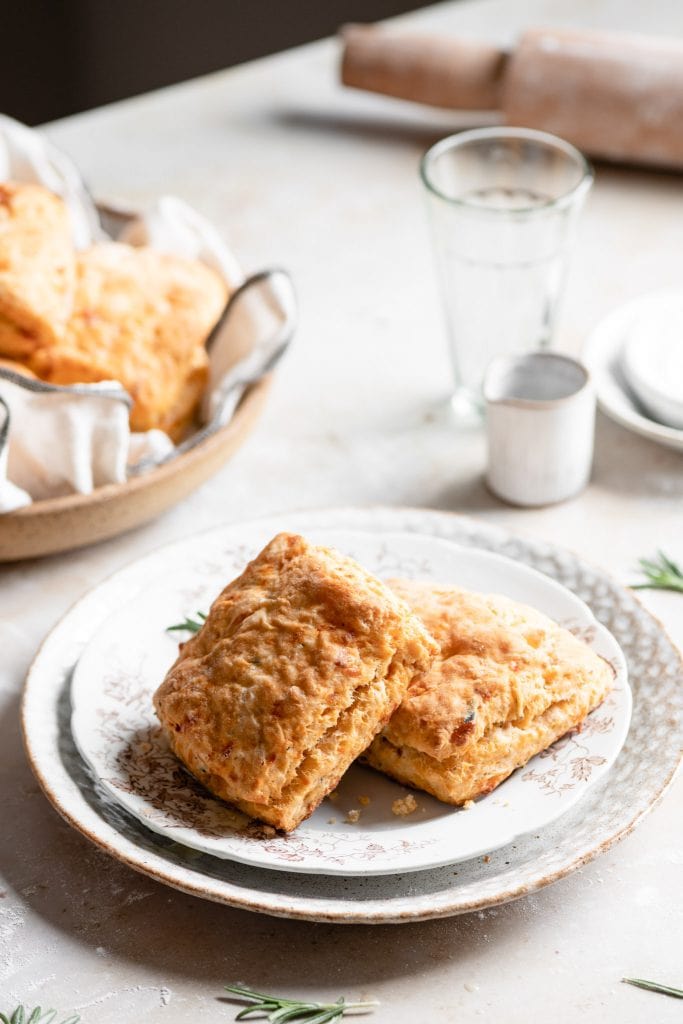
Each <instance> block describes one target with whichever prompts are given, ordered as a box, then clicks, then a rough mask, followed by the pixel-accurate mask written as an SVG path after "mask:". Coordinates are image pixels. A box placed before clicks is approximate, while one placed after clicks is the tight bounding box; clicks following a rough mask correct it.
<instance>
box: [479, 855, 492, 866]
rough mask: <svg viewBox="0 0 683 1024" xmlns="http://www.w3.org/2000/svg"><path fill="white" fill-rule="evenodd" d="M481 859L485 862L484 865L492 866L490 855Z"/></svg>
mask: <svg viewBox="0 0 683 1024" xmlns="http://www.w3.org/2000/svg"><path fill="white" fill-rule="evenodd" d="M481 859H482V860H483V862H484V864H490V863H491V858H490V857H489V855H488V853H487V854H486V856H485V857H482V858H481Z"/></svg>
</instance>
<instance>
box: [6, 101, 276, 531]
mask: <svg viewBox="0 0 683 1024" xmlns="http://www.w3.org/2000/svg"><path fill="white" fill-rule="evenodd" d="M0 180H14V181H30V182H34V183H38V184H43V185H45V186H46V187H47V188H49V189H51V190H52V191H53V192H55V193H57V194H58V195H61V196H62V198H63V199H64V201H65V202H66V203H67V205H68V207H69V210H70V213H71V220H72V224H73V238H74V245H75V247H76V248H78V249H83V248H87V247H88V246H89V245H91V244H92V243H93V242H95V241H100V240H102V239H103V238H104V239H106V238H107V237H113V236H112V235H107V234H106V233H105V232H104V230H103V228H102V227H101V224H100V217H99V214H98V211H97V209H96V207H95V205H94V204H93V202H92V200H91V198H90V195H89V193H88V191H87V189H86V188H85V186H84V184H83V182H82V180H81V178H80V175H79V173H78V171H77V170H76V168H75V167H74V165H73V164H72V163H71V161H70V160H69V159H68V158H67V157H65V156H64V154H62V153H60V152H59V151H58V150H56V149H55V148H54V147H53V146H52V145H51V144H50V143H48V142H47V141H46V140H45V139H43V138H42V136H41V135H40V134H39V133H38V132H35V131H33V130H32V129H30V128H27V127H26V126H25V125H22V124H19V123H18V122H16V121H13V120H12V119H11V118H7V117H3V116H1V115H0ZM120 219H121V220H123V222H124V226H123V229H122V230H119V231H118V233H117V234H116V239H117V241H121V242H127V243H129V244H131V245H151V246H154V247H156V248H158V249H160V250H163V251H164V252H170V253H173V254H175V255H178V256H184V257H186V258H191V259H198V260H201V261H202V262H204V263H206V264H208V265H209V266H210V267H212V269H214V270H215V271H217V272H218V273H219V274H221V275H222V277H223V278H224V279H225V281H226V283H227V284H228V288H229V291H230V292H231V293H234V292H235V291H236V290H237V291H238V293H239V289H240V288H241V286H243V284H244V274H243V272H242V270H241V268H240V266H239V263H238V262H237V260H236V259H235V257H234V256H233V254H232V253H231V252H230V250H229V248H228V247H227V246H226V244H225V242H224V241H223V239H222V238H221V236H220V235H219V233H218V231H217V230H216V228H215V227H214V226H213V225H212V224H211V223H210V222H209V221H208V220H206V219H205V218H204V217H202V216H201V215H200V214H199V213H197V212H196V211H195V210H194V209H193V208H192V207H190V206H188V205H187V203H184V202H183V201H182V200H180V199H177V198H175V197H173V196H164V197H161V198H160V199H158V200H157V201H156V202H155V203H154V204H153V205H152V206H150V207H149V208H148V209H146V210H143V211H142V212H141V213H140V214H139V215H138V216H134V217H131V216H125V217H122V218H120ZM231 308H232V304H231ZM295 317H296V300H295V296H294V291H293V287H292V284H291V281H290V279H289V277H288V275H286V274H285V273H284V272H283V271H278V272H277V273H274V274H272V275H268V276H267V279H264V281H263V283H262V286H260V287H258V288H254V289H251V290H250V292H249V294H248V295H247V294H246V293H245V297H244V301H242V302H240V303H239V304H237V303H235V304H234V315H232V313H231V315H229V316H225V317H224V318H222V320H221V321H220V322H219V324H218V325H217V326H216V328H215V329H214V332H213V333H212V336H211V339H210V347H209V362H210V367H209V385H208V388H207V392H206V395H205V398H204V402H203V406H202V420H203V426H202V427H201V429H200V431H199V432H198V434H197V435H195V437H194V438H192V437H190V438H189V439H188V440H186V441H184V442H183V443H182V445H179V446H177V447H176V446H174V444H173V442H172V441H171V439H170V438H169V437H168V436H167V435H166V434H164V433H163V432H162V431H160V430H149V431H146V432H145V433H137V434H136V433H132V432H131V431H130V428H129V425H128V409H129V407H130V404H131V400H130V398H129V396H128V395H127V393H126V392H125V391H124V389H123V387H122V386H121V384H119V383H118V382H117V381H105V382H101V383H98V384H79V385H71V386H68V387H66V386H64V387H62V386H56V385H51V384H46V383H44V382H42V381H37V380H33V379H31V378H29V377H25V376H23V375H22V374H19V373H15V372H13V371H12V370H9V369H5V368H2V367H0V513H3V512H10V511H12V510H14V509H17V508H21V507H22V506H24V505H28V504H30V503H31V502H32V501H36V500H41V499H44V498H48V497H55V496H59V495H64V494H70V493H74V492H78V493H82V494H87V493H89V492H90V491H92V490H93V489H95V488H96V487H101V486H103V485H105V484H109V483H123V482H124V481H125V480H126V479H127V478H128V477H130V476H133V475H138V474H140V473H143V472H149V471H150V470H152V469H154V467H155V466H157V465H159V464H160V463H162V462H164V461H167V460H168V459H170V458H173V457H174V456H175V455H176V454H178V453H179V452H181V451H184V450H186V449H187V448H188V447H191V446H192V445H193V443H195V442H196V441H197V440H199V439H200V438H204V437H206V436H207V435H208V434H210V433H212V432H213V431H215V430H217V429H219V428H220V427H222V426H224V425H225V424H226V423H227V422H229V420H230V418H231V416H232V414H233V413H234V410H235V408H236V406H237V404H238V403H239V399H240V397H241V394H242V393H243V391H244V386H245V383H246V382H247V381H249V380H252V379H254V378H255V376H258V374H259V372H263V373H265V372H267V371H268V369H269V363H270V361H271V354H272V352H273V351H274V350H276V349H277V351H278V353H280V352H281V351H282V349H283V347H285V346H286V345H287V344H288V342H289V340H290V338H291V335H292V333H293V330H294V322H295Z"/></svg>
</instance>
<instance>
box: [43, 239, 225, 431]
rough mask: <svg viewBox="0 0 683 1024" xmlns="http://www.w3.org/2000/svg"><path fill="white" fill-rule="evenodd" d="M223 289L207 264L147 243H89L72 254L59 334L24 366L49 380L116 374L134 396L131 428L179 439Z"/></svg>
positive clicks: (194, 402) (202, 374) (191, 412)
mask: <svg viewBox="0 0 683 1024" xmlns="http://www.w3.org/2000/svg"><path fill="white" fill-rule="evenodd" d="M226 301H227V287H226V285H225V283H224V281H223V280H222V279H221V278H220V277H219V275H218V274H217V273H215V272H214V271H213V270H211V269H210V268H209V267H207V266H205V265H204V264H202V263H200V262H198V261H194V260H186V259H182V258H181V257H178V256H172V255H168V254H166V253H162V252H159V251H158V250H156V249H152V248H149V247H144V246H142V247H140V248H135V247H133V246H129V245H123V244H121V243H118V242H108V243H102V244H100V245H95V246H93V247H92V248H91V249H88V250H86V251H85V252H83V253H79V254H78V255H77V257H76V283H75V297H74V305H73V312H72V314H71V316H70V318H69V321H68V323H67V325H66V329H65V333H64V336H63V338H62V339H61V340H59V341H57V342H55V343H53V344H50V345H45V346H43V347H40V348H38V349H36V350H35V351H34V352H33V354H32V356H31V358H30V360H29V366H30V368H31V369H32V370H33V372H34V373H35V374H36V375H37V376H38V377H40V378H41V379H43V380H46V381H49V382H50V383H52V384H83V383H95V382H97V381H102V380H117V381H119V382H120V383H121V384H122V385H123V387H124V388H125V389H126V391H128V393H129V394H130V395H131V397H132V399H133V408H132V410H131V416H130V422H131V427H132V429H133V430H141V431H142V430H150V429H151V428H153V427H156V428H158V429H160V430H164V431H165V432H166V433H167V434H169V436H170V437H171V438H172V439H173V440H174V441H177V440H179V439H180V438H181V437H182V435H183V434H184V433H185V432H186V430H187V429H188V427H189V426H190V425H191V424H192V421H193V418H194V416H195V413H196V410H197V407H198V404H199V401H200V399H201V396H202V392H203V390H204V387H205V386H206V382H207V379H208V355H207V352H206V349H205V347H204V343H205V342H206V339H207V337H208V335H209V333H210V331H211V329H212V328H213V326H214V325H215V323H216V322H217V320H218V318H219V316H220V314H221V312H222V311H223V308H224V306H225V303H226Z"/></svg>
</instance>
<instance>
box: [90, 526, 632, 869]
mask: <svg viewBox="0 0 683 1024" xmlns="http://www.w3.org/2000/svg"><path fill="white" fill-rule="evenodd" d="M306 533H307V536H308V537H309V539H311V540H314V541H320V542H322V543H325V544H328V545H331V546H333V547H335V548H337V549H338V550H340V551H343V552H345V553H346V554H349V555H352V556H353V557H355V558H356V559H357V560H358V561H359V562H360V563H361V564H362V565H364V566H366V567H367V568H368V569H369V570H370V571H371V572H373V573H375V574H376V575H378V576H380V577H385V578H386V577H390V576H403V577H410V578H416V579H427V580H433V581H435V582H444V583H448V582H451V583H455V582H457V583H458V585H460V586H464V587H466V588H468V589H470V590H480V591H483V592H485V593H489V592H497V593H503V594H505V595H506V596H508V597H512V598H515V599H516V600H519V601H523V602H525V603H527V604H531V605H534V606H535V607H537V608H539V609H542V610H543V611H546V612H547V613H548V614H549V615H551V616H552V617H553V618H554V619H556V620H557V621H559V622H562V623H564V624H566V625H567V626H569V627H570V628H571V629H573V630H574V631H575V632H577V633H579V634H580V635H581V636H583V637H584V639H585V640H586V641H587V642H588V643H589V644H590V645H591V646H592V647H593V648H594V650H596V651H597V652H598V653H599V654H601V655H602V656H603V657H604V658H606V659H607V660H608V661H609V662H610V664H611V665H612V666H613V668H614V671H615V676H616V678H615V687H614V690H613V692H612V693H611V694H610V695H609V696H608V698H607V700H606V701H605V703H604V704H603V706H602V707H600V708H598V709H597V710H596V711H595V712H594V713H593V714H592V715H591V716H590V718H589V719H588V721H587V722H586V724H585V726H584V728H583V729H582V730H581V732H580V733H573V734H571V735H568V736H566V737H564V738H563V739H561V740H560V741H559V742H558V743H556V744H555V745H554V746H553V747H552V748H551V749H549V750H546V751H544V752H543V754H541V755H539V756H538V757H536V758H534V759H533V760H532V761H530V762H529V764H528V765H526V767H525V768H523V769H521V770H520V771H518V772H516V773H515V774H514V775H513V776H511V778H509V779H508V780H507V781H506V782H505V783H503V785H501V786H500V787H499V788H498V789H497V790H495V792H494V793H492V794H490V795H489V796H487V797H484V798H483V799H481V800H479V801H477V803H476V804H475V806H474V807H472V808H471V809H470V810H467V811H464V810H458V809H456V808H453V807H449V806H448V805H446V804H443V803H441V802H440V801H438V800H435V799H434V798H432V797H429V796H427V795H426V794H418V795H417V796H416V802H417V807H416V809H415V810H414V811H413V812H412V813H410V814H408V815H405V816H401V815H397V814H394V813H393V811H392V805H393V804H394V801H396V800H400V799H401V798H403V797H405V796H406V795H407V793H408V790H406V789H405V788H404V787H402V786H400V785H398V784H397V783H395V782H392V781H391V780H390V779H388V778H386V777H384V776H382V775H379V774H378V773H376V772H373V771H372V770H370V769H369V768H362V767H360V766H358V765H354V766H353V768H352V770H351V771H350V772H349V773H347V774H346V776H345V777H344V779H343V780H342V783H341V785H340V787H339V789H338V790H337V792H336V794H335V798H334V799H333V800H331V799H329V798H328V799H327V800H325V801H324V802H323V803H322V804H321V806H320V807H319V808H318V809H317V810H316V811H315V812H314V814H313V816H312V817H311V818H310V819H309V820H308V821H306V822H304V823H303V824H302V825H300V826H299V828H298V829H296V831H295V832H294V833H292V834H290V835H282V834H279V833H276V832H275V830H274V829H272V828H270V829H269V828H264V827H263V826H259V825H258V824H257V823H255V822H250V821H249V819H248V818H246V817H245V816H244V815H241V814H239V813H238V812H236V811H235V810H233V809H231V808H230V807H229V806H228V805H227V804H225V803H223V801H221V800H218V799H216V798H215V797H213V796H211V794H210V793H208V792H207V790H205V789H204V788H203V787H202V786H201V785H200V784H199V783H198V782H196V781H195V780H194V779H193V778H192V777H191V776H190V775H189V774H188V773H187V772H186V771H185V770H184V769H183V768H182V766H181V765H180V762H179V761H178V760H177V759H176V758H175V757H174V755H173V754H172V753H171V751H170V750H169V748H168V745H167V743H166V740H165V737H164V736H163V734H162V732H161V729H160V727H159V724H158V721H157V719H156V718H155V715H154V711H153V707H152V694H153V692H154V690H155V689H156V687H157V686H158V685H159V683H160V682H161V680H162V679H163V677H164V675H165V673H166V671H167V669H168V668H169V666H170V665H171V663H172V662H173V661H174V659H175V657H176V654H177V650H178V641H177V638H176V637H174V636H173V635H172V634H169V633H168V632H167V629H166V627H167V626H169V625H170V624H172V623H176V622H179V621H183V620H184V619H185V617H186V615H187V614H188V613H193V612H195V610H196V609H208V607H209V605H210V604H211V601H212V600H213V598H214V597H215V596H216V595H217V594H218V593H219V592H220V590H222V588H223V587H224V586H225V584H226V583H227V582H228V581H229V580H230V579H232V578H233V577H234V576H236V575H238V574H239V573H240V572H241V571H242V569H243V568H244V566H245V564H246V562H247V561H248V560H249V559H250V558H252V557H253V556H254V555H255V554H256V553H257V552H258V551H259V550H260V548H261V547H262V546H263V544H264V543H265V542H266V541H268V540H269V539H270V537H271V531H270V528H266V529H265V530H264V528H263V527H260V526H256V527H254V526H248V527H242V528H236V529H233V530H231V531H230V532H229V533H227V534H223V535H222V536H220V537H219V538H217V537H216V536H215V535H211V536H207V537H206V538H205V541H204V544H203V545H202V546H200V548H199V550H197V547H196V545H193V546H192V551H191V552H190V551H189V550H188V552H187V555H186V556H183V555H180V557H178V558H174V560H173V564H172V566H171V567H169V565H168V563H167V561H166V559H165V558H164V557H163V555H160V557H159V561H158V565H157V572H156V573H155V576H154V577H153V578H151V579H150V580H149V582H148V583H147V584H146V585H145V586H143V587H142V588H141V589H140V590H138V592H137V593H135V594H131V597H130V599H129V600H128V601H127V602H126V604H125V607H123V608H121V609H120V610H119V611H118V612H116V613H115V614H113V615H112V616H111V617H110V618H109V619H107V621H106V622H105V623H104V625H103V626H102V627H101V628H100V629H99V631H98V632H97V633H96V634H95V636H94V637H93V639H92V640H91V641H90V643H89V644H88V646H87V647H86V649H85V651H84V652H83V654H82V656H81V658H80V661H79V663H78V665H77V666H76V670H75V672H74V675H73V681H72V687H71V698H72V702H73V709H74V710H73V715H72V720H71V723H72V732H73V737H74V740H75V742H76V746H77V747H78V749H79V750H80V752H81V754H82V755H83V758H84V760H85V761H86V762H87V763H88V765H89V766H90V769H91V771H92V773H93V777H94V778H95V779H97V780H98V781H99V783H100V784H101V786H102V788H103V789H104V790H105V791H106V792H107V794H108V795H109V796H111V797H113V798H114V799H115V800H117V801H118V802H119V803H120V804H121V805H122V806H123V807H125V808H126V810H128V811H130V812H131V814H134V815H135V817H137V818H139V819H140V821H142V822H143V823H144V824H145V825H148V826H149V827H150V828H152V829H154V830H155V831H157V832H161V833H162V834H163V835H166V836H168V837H169V838H170V839H173V840H175V841H176V842H178V843H182V844H183V845H185V846H189V847H191V848H192V849H194V850H199V851H200V852H202V853H208V854H212V855H213V856H216V857H226V858H229V859H232V860H237V861H240V862H242V863H244V864H253V865H256V866H259V867H264V868H279V869H281V870H287V871H305V872H310V873H320V874H330V875H346V876H349V875H379V874H399V873H401V872H405V871H421V870H425V869H426V868H433V867H439V866H441V865H443V864H452V863H455V862H457V861H461V860H467V859H469V858H471V857H475V856H477V855H481V854H484V853H489V852H490V851H491V850H494V849H497V848H499V847H501V846H505V845H506V844H507V843H510V842H512V841H513V840H514V839H515V838H516V837H517V836H519V835H521V834H522V833H525V832H531V831H538V830H539V829H542V828H544V827H545V826H546V825H548V824H549V823H550V822H552V821H554V820H555V818H557V817H558V816H559V815H560V814H563V813H564V812H565V811H567V810H569V808H570V807H573V805H574V804H575V803H576V802H577V801H578V800H580V799H581V798H582V797H583V796H584V795H585V794H586V793H587V792H588V790H589V789H590V787H591V786H592V785H594V784H595V783H596V782H597V781H598V780H599V779H601V778H602V776H603V775H604V774H605V772H606V771H608V770H609V768H610V766H611V765H612V764H613V763H614V760H615V759H616V756H617V754H618V753H619V750H620V749H621V747H622V745H623V742H624V740H625V738H626V733H627V731H628V724H629V720H630V714H631V694H630V690H629V688H628V684H627V681H626V675H627V674H626V665H625V662H624V658H623V656H622V654H621V651H620V650H619V646H618V645H617V643H616V641H615V640H614V639H613V637H612V636H611V635H610V634H609V633H608V632H607V630H606V629H605V628H604V626H600V625H599V624H598V623H597V622H596V621H595V619H594V617H593V614H592V612H591V611H590V610H589V608H588V607H587V606H586V605H585V604H584V603H583V602H582V601H581V600H579V599H578V598H577V597H575V596H574V595H573V594H571V593H570V592H569V591H568V590H565V588H564V587H561V586H560V585H559V584H558V583H556V582H554V581H553V580H551V579H548V578H547V577H545V576H542V575H540V573H537V572H536V571H535V570H533V569H529V568H527V566H525V565H520V564H519V563H517V562H513V561H511V560H510V559H508V558H504V557H502V556H500V555H492V554H489V553H487V552H483V551H473V550H471V549H470V550H468V549H467V548H464V547H459V546H456V545H454V544H451V543H449V542H447V541H443V540H436V539H434V538H431V537H421V536H416V535H414V534H402V533H386V534H382V535H380V536H377V535H376V534H372V533H359V532H349V531H341V530H332V531H329V530H328V531H324V530H323V531H320V530H313V531H306ZM355 818H357V819H358V820H357V821H354V820H353V819H355Z"/></svg>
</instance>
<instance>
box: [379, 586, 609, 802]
mask: <svg viewBox="0 0 683 1024" xmlns="http://www.w3.org/2000/svg"><path fill="white" fill-rule="evenodd" d="M391 585H392V587H393V588H394V589H395V591H396V592H397V593H398V594H399V595H400V596H401V597H403V598H404V599H405V600H406V601H407V602H408V603H409V604H410V606H411V607H412V608H413V610H414V611H416V612H417V614H418V615H419V616H420V618H421V619H422V621H423V622H424V623H425V625H426V626H427V628H428V630H429V631H430V632H431V634H432V635H433V636H434V637H435V639H436V640H437V642H438V643H439V644H440V646H441V656H440V657H439V658H437V659H436V660H435V662H434V663H433V665H432V666H431V668H430V669H429V670H428V672H426V673H423V674H421V675H419V676H417V677H416V678H415V680H414V681H413V683H412V684H411V686H410V689H409V691H408V694H407V696H406V698H405V700H404V701H403V703H402V704H401V706H400V708H399V709H398V711H397V712H396V714H395V715H394V716H393V717H392V719H391V721H390V722H389V724H388V725H387V727H386V728H385V729H384V731H383V732H382V734H381V736H380V737H378V738H377V739H376V740H375V741H374V743H373V744H372V746H371V747H370V749H369V750H368V751H366V753H365V755H364V760H365V761H366V762H367V763H368V764H370V765H372V766H373V767H374V768H377V769H379V770H380V771H383V772H385V773H386V774H388V775H391V776H392V777H393V778H395V779H397V780H398V781H400V782H402V783H404V784H408V785H411V786H414V787H416V788H418V789H423V790H425V791H426V792H428V793H431V794H433V795H434V796H436V797H438V798H439V799H440V800H444V801H445V802H447V803H453V804H460V803H464V802H465V801H467V800H471V799H473V798H474V797H477V796H481V795H483V794H484V793H488V792H490V791H491V790H492V789H493V788H495V786H497V785H498V784H499V783H500V782H502V781H503V780H504V779H505V778H507V777H508V775H510V774H511V773H512V772H513V771H514V770H515V769H516V768H519V767H520V766H521V765H523V764H525V763H526V762H527V761H528V760H529V759H530V758H531V757H533V756H534V755H535V754H537V753H539V752H540V751H541V750H544V749H545V748H546V747H548V746H549V745H550V744H551V743H553V742H555V740H557V739H559V737H560V736H562V735H563V734H564V733H566V732H567V731H569V730H570V729H573V728H576V727H577V726H578V725H580V723H581V722H582V721H583V719H584V718H585V717H586V715H587V714H588V713H589V712H590V711H592V710H593V708H595V707H597V705H598V704H600V702H601V701H602V700H603V699H604V697H605V696H606V694H607V693H608V691H609V689H610V688H611V686H612V682H613V678H614V673H613V671H612V669H611V667H610V666H609V665H608V664H607V663H606V662H605V661H603V659H602V658H600V657H599V656H598V655H596V654H595V653H594V652H593V651H592V650H591V649H590V648H589V647H588V646H587V645H586V644H585V643H583V642H582V641H580V640H578V639H577V638H576V637H574V636H573V635H572V634H571V633H570V632H569V631H568V630H566V629H562V628H561V627H560V626H558V625H557V624H556V623H554V622H553V621H552V620H551V619H549V618H548V617H547V616H545V615H543V614H542V613H541V612H538V611H536V610H535V609H533V608H529V607H527V606H525V605H521V604H518V603H517V602H514V601H511V600H509V599H508V598H504V597H499V596H485V595H482V594H474V593H469V592H467V591H464V590H460V589H458V588H455V587H436V586H431V585H429V584H420V583H414V582H412V581H394V582H392V584H391Z"/></svg>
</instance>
